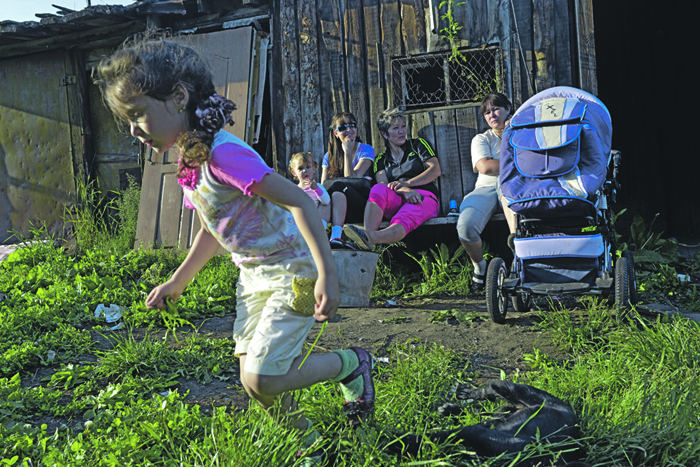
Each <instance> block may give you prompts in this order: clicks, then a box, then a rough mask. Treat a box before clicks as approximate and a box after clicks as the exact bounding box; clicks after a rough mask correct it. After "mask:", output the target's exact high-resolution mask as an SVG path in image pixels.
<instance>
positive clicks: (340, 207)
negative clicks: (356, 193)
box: [331, 191, 348, 244]
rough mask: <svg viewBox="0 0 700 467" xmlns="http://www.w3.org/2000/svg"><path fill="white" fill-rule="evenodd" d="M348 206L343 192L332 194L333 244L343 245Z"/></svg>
mask: <svg viewBox="0 0 700 467" xmlns="http://www.w3.org/2000/svg"><path fill="white" fill-rule="evenodd" d="M347 206H348V205H347V198H346V197H345V195H344V194H343V193H342V192H340V191H335V192H333V193H332V194H331V243H337V244H342V240H341V239H340V235H341V233H342V232H343V224H344V223H345V212H346V211H347Z"/></svg>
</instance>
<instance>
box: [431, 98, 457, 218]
mask: <svg viewBox="0 0 700 467" xmlns="http://www.w3.org/2000/svg"><path fill="white" fill-rule="evenodd" d="M456 123H457V122H456V120H455V111H454V110H452V109H448V110H438V111H435V112H433V125H434V129H435V146H434V147H435V150H436V152H437V155H438V159H439V160H440V167H441V168H442V175H440V206H441V208H442V212H443V214H446V213H447V210H448V209H449V206H450V200H455V201H458V203H459V200H461V199H462V172H463V170H462V167H461V162H460V151H459V149H460V148H459V143H458V139H457V128H456Z"/></svg>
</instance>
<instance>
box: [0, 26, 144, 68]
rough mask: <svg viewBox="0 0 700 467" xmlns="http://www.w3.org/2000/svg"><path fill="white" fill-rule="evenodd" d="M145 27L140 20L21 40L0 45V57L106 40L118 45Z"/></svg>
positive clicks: (101, 42)
mask: <svg viewBox="0 0 700 467" xmlns="http://www.w3.org/2000/svg"><path fill="white" fill-rule="evenodd" d="M145 28H146V22H145V21H143V20H140V21H131V22H127V23H119V24H113V25H110V26H105V27H102V28H93V29H88V30H87V31H80V32H75V33H71V34H65V35H60V36H55V37H48V38H45V39H38V40H34V41H26V42H19V43H17V44H12V45H5V46H3V47H0V59H4V58H10V57H17V56H26V55H29V54H34V53H38V52H48V51H52V50H59V49H63V48H66V47H74V46H75V45H76V44H90V46H91V47H92V46H95V47H97V45H96V44H98V43H99V44H104V43H105V42H109V43H112V44H114V45H116V44H119V43H120V42H122V41H124V38H125V37H127V36H129V35H131V34H135V33H137V32H142V31H143V30H144V29H145Z"/></svg>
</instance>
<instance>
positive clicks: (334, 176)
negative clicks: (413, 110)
mask: <svg viewBox="0 0 700 467" xmlns="http://www.w3.org/2000/svg"><path fill="white" fill-rule="evenodd" d="M372 164H374V149H372V146H370V145H368V144H363V143H362V142H360V139H359V138H358V137H357V119H356V118H355V116H354V115H353V114H351V113H350V112H340V113H337V114H335V115H334V116H333V119H332V120H331V128H330V132H329V134H328V152H327V153H326V155H325V156H323V164H322V166H323V171H322V172H321V183H323V185H324V186H325V187H326V188H327V189H328V193H330V195H331V224H332V227H331V247H334V248H337V247H339V246H343V241H342V240H341V234H342V232H343V224H345V223H353V222H362V219H363V216H364V212H365V205H366V204H367V199H368V198H369V190H370V189H371V188H372Z"/></svg>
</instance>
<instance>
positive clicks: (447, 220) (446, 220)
mask: <svg viewBox="0 0 700 467" xmlns="http://www.w3.org/2000/svg"><path fill="white" fill-rule="evenodd" d="M457 219H459V216H441V217H433V218H432V219H428V220H427V221H425V222H424V223H423V224H421V227H423V226H425V225H446V224H456V223H457ZM505 220H506V216H504V215H503V214H501V213H498V214H494V215H493V216H491V219H489V222H496V221H505ZM360 227H361V226H360ZM386 227H389V221H382V223H381V224H380V226H379V228H380V229H384V228H386Z"/></svg>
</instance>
